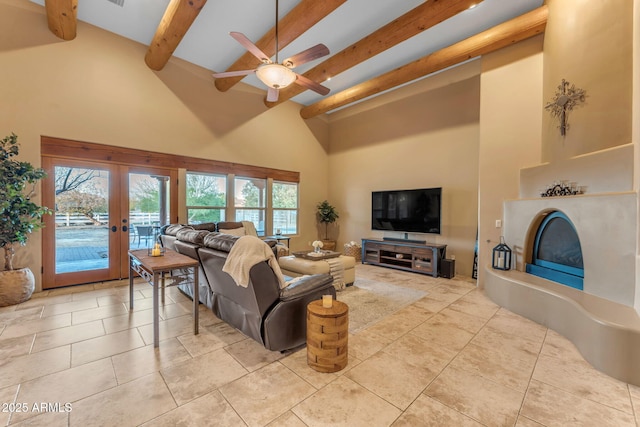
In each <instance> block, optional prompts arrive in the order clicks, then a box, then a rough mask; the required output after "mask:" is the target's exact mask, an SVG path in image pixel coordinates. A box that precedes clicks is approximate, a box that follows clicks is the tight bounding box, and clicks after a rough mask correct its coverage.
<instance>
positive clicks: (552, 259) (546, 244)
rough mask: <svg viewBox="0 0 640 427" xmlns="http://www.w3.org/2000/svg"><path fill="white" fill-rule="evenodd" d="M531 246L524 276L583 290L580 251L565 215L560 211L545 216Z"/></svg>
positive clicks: (573, 229)
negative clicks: (529, 259) (531, 275)
mask: <svg viewBox="0 0 640 427" xmlns="http://www.w3.org/2000/svg"><path fill="white" fill-rule="evenodd" d="M532 245H533V247H532V250H531V262H530V263H527V264H526V272H527V273H529V274H533V275H536V276H540V277H543V278H545V279H549V280H553V281H554V282H558V283H562V284H563V285H567V286H571V287H572V288H576V289H580V290H583V287H584V283H583V282H584V266H583V261H582V248H581V246H580V239H579V237H578V234H577V232H576V229H575V227H574V225H573V223H572V222H571V220H570V219H569V218H568V217H567V215H565V214H564V213H563V212H560V211H552V212H550V213H549V214H547V215H546V216H545V217H544V219H543V220H542V222H541V223H540V225H539V226H538V229H537V231H536V234H535V238H534V239H533V241H532Z"/></svg>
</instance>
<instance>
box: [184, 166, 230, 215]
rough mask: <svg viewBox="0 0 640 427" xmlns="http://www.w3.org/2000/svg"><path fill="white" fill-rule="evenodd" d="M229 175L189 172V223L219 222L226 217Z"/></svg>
mask: <svg viewBox="0 0 640 427" xmlns="http://www.w3.org/2000/svg"><path fill="white" fill-rule="evenodd" d="M226 208H227V177H226V176H225V175H207V174H197V173H188V174H187V215H188V220H187V221H188V223H189V224H201V223H203V222H219V221H224V220H225V218H226Z"/></svg>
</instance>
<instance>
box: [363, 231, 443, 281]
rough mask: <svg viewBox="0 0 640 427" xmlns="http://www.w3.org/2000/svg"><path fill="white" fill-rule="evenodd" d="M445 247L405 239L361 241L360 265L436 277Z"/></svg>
mask: <svg viewBox="0 0 640 427" xmlns="http://www.w3.org/2000/svg"><path fill="white" fill-rule="evenodd" d="M446 252H447V245H436V244H425V243H423V242H420V243H412V242H410V241H407V240H405V239H396V240H391V239H386V238H384V239H383V240H380V239H362V263H363V264H365V263H367V264H374V265H380V266H383V267H389V268H395V269H398V270H406V271H413V272H414V273H421V274H429V275H431V276H433V277H438V275H439V273H440V263H441V262H442V260H443V259H445V258H446Z"/></svg>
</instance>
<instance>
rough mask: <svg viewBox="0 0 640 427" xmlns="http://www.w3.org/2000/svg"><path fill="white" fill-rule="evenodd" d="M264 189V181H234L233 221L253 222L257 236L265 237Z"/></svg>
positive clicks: (237, 179)
mask: <svg viewBox="0 0 640 427" xmlns="http://www.w3.org/2000/svg"><path fill="white" fill-rule="evenodd" d="M266 188H267V180H266V179H258V178H241V177H237V178H236V179H235V197H234V206H235V211H236V219H235V220H236V221H251V222H253V224H254V225H255V227H256V230H257V231H258V236H264V235H265V210H266Z"/></svg>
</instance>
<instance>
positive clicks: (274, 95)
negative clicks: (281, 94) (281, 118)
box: [267, 87, 278, 102]
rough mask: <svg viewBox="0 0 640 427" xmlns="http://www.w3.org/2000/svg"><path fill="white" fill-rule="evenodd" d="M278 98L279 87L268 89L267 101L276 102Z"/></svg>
mask: <svg viewBox="0 0 640 427" xmlns="http://www.w3.org/2000/svg"><path fill="white" fill-rule="evenodd" d="M277 100H278V89H275V88H272V87H270V88H269V89H268V90H267V101H268V102H276V101H277Z"/></svg>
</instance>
